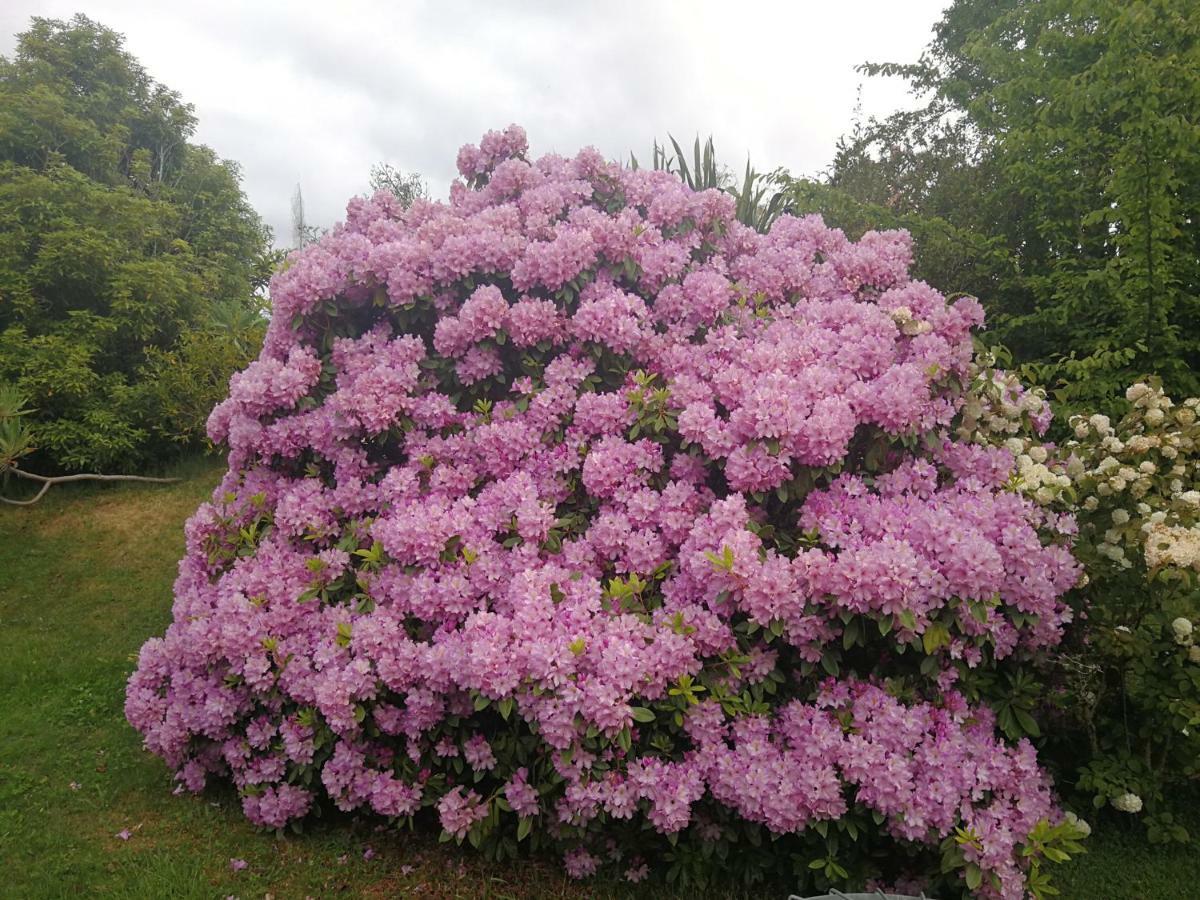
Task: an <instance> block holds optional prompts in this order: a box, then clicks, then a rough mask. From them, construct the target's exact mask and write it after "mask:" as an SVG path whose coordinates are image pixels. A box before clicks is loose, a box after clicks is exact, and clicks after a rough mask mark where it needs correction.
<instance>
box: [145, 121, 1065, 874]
mask: <svg viewBox="0 0 1200 900" xmlns="http://www.w3.org/2000/svg"><path fill="white" fill-rule="evenodd" d="M458 164H459V171H460V172H461V173H462V176H463V181H461V182H458V183H456V184H455V185H454V187H453V188H452V191H451V198H450V202H449V203H448V204H443V203H429V202H426V201H421V200H419V201H417V202H416V203H414V204H413V205H412V207H411V208H409V209H403V208H402V207H401V206H400V205H399V202H398V201H397V200H396V199H395V198H394V197H393V196H391V195H389V194H386V193H380V194H377V195H376V196H375V197H374V198H373V199H371V200H363V199H358V200H354V201H352V202H351V204H350V207H349V209H348V218H347V222H346V224H345V225H344V226H339V227H338V228H336V229H334V231H333V232H332V233H331V234H329V235H328V236H326V237H325V238H324V239H322V240H321V241H320V242H318V243H317V244H315V245H313V246H312V247H310V248H308V249H307V250H305V251H304V252H302V253H300V254H298V255H297V256H295V257H293V259H292V260H291V263H290V265H289V266H287V267H286V268H285V269H284V270H283V271H281V272H280V273H279V274H278V275H277V276H276V278H275V281H274V283H273V285H272V301H273V314H272V319H271V323H270V326H269V329H268V332H267V336H266V340H265V344H264V348H263V352H262V355H261V356H260V358H259V359H258V360H257V361H256V362H254V363H253V364H252V365H251V366H250V367H249V368H248V369H247V370H246V371H244V372H243V373H241V374H239V375H237V376H235V377H234V379H233V381H232V383H231V387H230V396H229V398H228V399H227V400H226V401H225V402H223V403H222V404H221V405H220V406H219V407H217V409H216V410H215V411H214V412H213V415H212V417H211V419H210V421H209V430H210V435H211V437H212V438H213V440H215V441H220V442H225V443H227V444H228V446H229V449H230V457H229V463H230V469H229V473H228V475H227V476H226V477H225V479H224V481H223V483H222V484H221V486H220V487H219V488H218V490H217V491H216V493H215V495H214V498H213V501H212V502H211V503H208V504H205V505H204V506H202V507H201V509H200V510H199V511H198V512H197V514H196V515H195V516H194V517H193V518H192V520H191V521H190V522H189V524H188V527H187V547H188V549H187V555H186V557H185V559H184V560H183V562H182V563H181V567H180V574H179V578H178V581H177V583H176V602H175V610H174V613H175V616H174V623H173V624H172V625H171V626H170V627H169V629H168V630H167V633H166V635H165V636H164V637H163V638H160V639H153V640H151V641H149V642H148V643H147V644H146V645H145V647H144V648H143V650H142V653H141V656H140V660H139V664H138V668H137V671H136V672H135V673H134V675H133V676H132V678H131V680H130V684H129V690H128V695H127V701H126V712H127V715H128V717H129V720H130V722H131V723H133V725H134V726H135V727H136V728H138V729H139V730H140V731H141V732H142V733H143V734H144V736H145V740H146V745H147V747H148V748H149V749H151V750H152V751H154V752H155V753H158V754H159V755H161V756H162V757H163V758H164V759H165V760H166V761H167V762H168V764H169V765H170V766H171V767H172V768H173V769H174V770H175V771H176V773H177V778H178V779H179V780H180V782H181V783H182V784H183V785H184V786H185V787H186V788H188V789H190V790H200V789H201V788H203V787H204V785H205V784H206V783H207V782H208V781H209V780H211V779H214V778H215V779H229V780H232V782H233V783H234V784H235V785H236V787H237V789H238V791H239V793H240V795H241V797H242V802H243V807H244V809H245V812H246V814H247V815H248V816H249V817H250V818H251V819H252V820H253V821H255V822H257V823H260V824H262V825H265V826H269V827H275V828H280V827H284V826H286V825H289V824H291V823H296V822H298V821H299V820H302V819H303V818H304V817H305V816H306V815H309V814H312V813H314V812H315V811H316V810H317V809H319V808H325V809H328V808H330V807H337V808H338V809H341V810H345V811H353V810H360V811H364V812H373V813H376V814H378V815H380V816H385V817H388V818H389V819H392V820H395V821H403V820H406V819H408V818H410V817H420V818H433V819H436V820H437V821H439V822H440V825H441V828H442V829H443V837H444V838H445V839H447V840H451V839H453V840H458V841H464V840H465V841H468V842H469V843H470V844H472V845H473V846H476V847H479V848H481V849H483V850H484V851H486V852H488V853H490V854H493V855H495V856H498V857H503V856H509V855H513V854H516V853H517V852H518V848H519V847H520V845H521V844H522V843H527V844H529V845H532V846H534V847H552V848H554V849H555V850H557V851H558V852H561V853H562V854H563V855H564V858H565V862H566V865H567V868H568V870H569V871H570V872H571V873H572V874H573V875H576V876H585V875H589V874H592V873H594V872H597V871H600V870H606V871H613V872H615V873H620V874H622V875H623V876H624V877H627V878H629V879H630V880H639V879H641V878H643V877H646V876H647V875H648V874H651V873H653V874H654V875H655V876H656V877H657V876H658V875H659V874H660V873H661V874H665V875H666V876H667V877H668V878H673V879H676V880H680V881H685V882H694V881H698V880H703V879H705V878H707V877H709V876H710V875H711V874H712V873H713V872H714V870H715V869H716V867H717V865H718V864H719V865H720V867H722V868H723V869H724V870H725V871H726V872H728V873H730V874H731V875H733V876H734V877H737V878H741V879H745V880H748V881H753V880H758V879H763V878H772V879H781V880H784V881H786V882H787V883H788V884H790V885H791V886H793V888H798V889H801V890H804V889H808V888H815V889H824V888H825V887H827V886H830V885H862V884H864V883H871V884H892V885H895V884H901V885H904V884H908V885H911V884H914V883H920V884H922V885H924V886H926V887H927V888H933V889H936V890H940V891H943V892H946V891H951V890H963V889H966V890H970V891H972V892H974V893H975V894H977V895H979V896H1002V897H1018V896H1022V895H1023V894H1024V893H1025V892H1026V891H1033V892H1041V891H1043V889H1045V888H1046V886H1047V874H1046V872H1045V870H1044V868H1043V864H1044V863H1045V862H1046V861H1048V860H1049V861H1056V860H1061V859H1064V858H1065V857H1066V855H1067V854H1068V853H1070V852H1074V851H1075V850H1077V849H1078V845H1077V844H1076V843H1075V840H1076V839H1077V838H1078V837H1080V836H1081V835H1082V834H1083V832H1084V831H1085V830H1086V827H1085V826H1083V825H1082V824H1080V823H1079V822H1078V820H1076V819H1075V818H1074V817H1072V816H1068V815H1065V814H1064V813H1063V812H1062V811H1061V810H1060V809H1059V807H1058V806H1057V804H1056V802H1055V798H1054V795H1053V792H1052V790H1051V786H1050V783H1049V779H1048V777H1047V775H1046V774H1045V773H1044V772H1043V771H1042V770H1041V769H1040V768H1039V765H1038V761H1037V758H1036V754H1035V751H1034V748H1033V746H1032V744H1031V743H1030V742H1029V740H1028V739H1026V738H1018V739H1015V740H1014V739H1013V737H1012V736H1015V735H1019V734H1021V733H1022V732H1028V731H1032V730H1035V729H1036V723H1034V722H1033V721H1032V719H1030V717H1029V713H1028V712H1027V708H1034V707H1035V705H1036V704H1035V703H1034V702H1033V701H1030V702H1029V703H1028V704H1024V705H1023V704H1020V703H1018V704H1014V703H1013V702H1012V697H1014V696H1016V695H1017V693H1019V691H1018V692H1017V693H1014V690H1013V689H1011V686H1012V685H1017V686H1018V687H1019V686H1020V685H1022V684H1023V683H1024V680H1025V679H1027V678H1028V677H1032V676H1031V675H1030V673H1032V672H1034V671H1035V670H1036V669H1037V668H1038V667H1039V666H1040V665H1041V664H1043V663H1044V662H1045V661H1046V660H1047V659H1048V657H1049V655H1050V654H1051V653H1053V652H1054V651H1055V648H1056V647H1058V645H1059V644H1060V642H1061V641H1062V640H1063V636H1064V629H1065V628H1066V627H1067V626H1068V624H1069V623H1070V622H1071V620H1072V618H1073V610H1072V608H1071V606H1070V605H1069V604H1068V602H1067V601H1066V599H1065V594H1066V593H1067V591H1068V590H1069V589H1071V588H1072V587H1073V586H1074V585H1075V584H1076V583H1077V582H1079V581H1080V579H1081V574H1082V572H1081V569H1080V566H1079V565H1078V563H1077V562H1076V560H1075V559H1074V558H1073V556H1072V554H1071V551H1070V543H1071V539H1072V536H1073V534H1074V532H1075V524H1074V520H1073V518H1072V517H1071V516H1070V515H1069V514H1067V513H1065V512H1062V511H1056V510H1054V509H1047V508H1046V506H1047V505H1051V504H1048V503H1047V502H1046V501H1053V500H1054V499H1055V497H1039V496H1037V495H1036V492H1035V495H1034V496H1033V497H1032V498H1031V497H1027V496H1025V495H1023V494H1022V493H1021V492H1020V491H1019V490H1014V487H1015V486H1017V485H1018V484H1019V483H1020V482H1019V479H1021V478H1022V477H1024V478H1026V479H1028V477H1030V476H1029V470H1028V466H1026V469H1025V470H1021V469H1019V468H1018V467H1017V457H1016V455H1014V452H1013V449H1010V448H1008V447H1005V446H996V445H994V443H995V441H996V440H998V439H997V438H996V437H995V435H994V433H995V432H996V431H997V430H1003V431H1005V432H1006V436H1015V435H1026V436H1028V435H1031V434H1036V433H1037V432H1038V431H1039V430H1042V429H1044V428H1045V426H1046V424H1047V422H1048V419H1049V410H1048V407H1047V405H1046V403H1045V400H1044V399H1043V398H1042V397H1041V396H1039V395H1037V394H1033V393H1029V392H1025V391H1023V390H1022V389H1021V388H1020V386H1019V385H1016V384H1015V383H1012V382H1011V381H1006V380H1005V376H1003V374H997V373H994V372H991V371H990V370H984V369H981V368H980V367H979V365H978V364H977V363H976V362H975V361H974V358H973V346H972V334H971V331H972V329H973V328H976V327H978V326H979V325H980V324H981V323H982V318H983V315H982V309H981V307H980V306H979V304H978V303H977V302H976V301H974V300H972V299H969V298H966V299H960V300H958V301H956V302H954V303H948V302H947V301H946V300H945V299H944V298H943V297H942V296H941V295H940V294H939V293H938V292H937V291H936V290H934V289H933V288H931V287H929V286H928V285H926V284H924V283H921V282H914V281H911V280H910V278H909V276H908V267H909V263H910V255H911V248H910V244H909V240H908V238H907V236H906V235H905V234H904V233H902V232H891V233H869V234H867V235H865V236H864V237H863V239H862V240H861V241H859V242H858V243H852V242H850V241H848V240H847V239H846V238H845V237H844V236H843V235H842V234H841V232H838V231H835V230H831V229H828V228H826V227H825V226H824V225H823V224H822V222H821V220H820V219H819V218H816V217H808V218H803V219H797V218H793V217H790V216H783V217H781V218H779V219H778V220H777V221H776V222H775V223H774V225H773V226H772V227H771V229H770V230H769V232H768V233H766V234H759V233H756V232H755V231H754V230H752V229H750V228H748V227H746V226H743V225H741V224H740V223H739V222H738V221H737V220H736V219H735V216H734V206H733V201H732V199H731V198H730V197H729V196H727V195H725V194H722V193H720V192H718V191H714V190H708V191H702V192H693V191H692V190H690V189H688V188H687V187H686V186H685V185H683V184H682V183H681V182H680V181H679V180H678V179H677V178H675V177H674V176H672V175H670V174H669V173H665V172H657V171H634V170H628V169H624V168H621V167H620V166H617V165H614V164H611V163H608V162H606V161H605V160H604V159H603V158H602V157H601V156H600V155H599V154H598V153H596V152H595V151H592V150H585V151H583V152H581V153H580V154H579V155H577V156H576V157H574V158H573V159H565V158H562V157H558V156H546V157H543V158H541V159H539V160H537V161H536V162H530V161H529V160H528V158H527V147H526V141H525V136H524V133H523V132H522V131H521V130H520V129H519V128H516V127H512V128H509V129H507V130H506V131H504V132H502V133H498V132H491V133H489V134H488V135H486V136H485V137H484V139H483V141H482V142H481V144H480V145H479V146H478V147H474V146H468V147H465V148H463V150H462V151H461V152H460V154H459V158H458ZM997 426H1000V427H999V428H998V427H997ZM1008 432H1012V435H1008ZM1026 440H1028V437H1026ZM1023 447H1024V445H1023ZM1023 447H1022V449H1023ZM1040 455H1041V452H1040V451H1031V452H1030V453H1025V454H1022V457H1023V459H1024V458H1028V459H1030V460H1031V461H1032V460H1035V459H1036V458H1037V457H1038V456H1040ZM1046 469H1047V474H1048V476H1049V474H1050V468H1049V467H1046ZM1058 478H1059V476H1058V475H1054V479H1055V486H1056V488H1058V487H1061V485H1060V484H1059V483H1058ZM1055 496H1057V495H1055ZM1030 726H1033V727H1032V728H1031V727H1030ZM1005 733H1007V734H1008V735H1010V736H1006V734H1005Z"/></svg>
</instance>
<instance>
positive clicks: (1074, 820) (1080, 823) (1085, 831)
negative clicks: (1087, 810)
mask: <svg viewBox="0 0 1200 900" xmlns="http://www.w3.org/2000/svg"><path fill="white" fill-rule="evenodd" d="M1063 818H1064V819H1066V820H1067V821H1068V822H1070V823H1071V824H1072V825H1074V826H1075V830H1076V831H1078V832H1079V833H1080V834H1081V835H1083V836H1084V837H1087V836H1088V835H1090V834H1091V833H1092V826H1091V825H1089V824H1088V823H1087V820H1086V819H1081V818H1079V816H1077V815H1075V813H1073V812H1068V813H1067V814H1066V815H1065V816H1063Z"/></svg>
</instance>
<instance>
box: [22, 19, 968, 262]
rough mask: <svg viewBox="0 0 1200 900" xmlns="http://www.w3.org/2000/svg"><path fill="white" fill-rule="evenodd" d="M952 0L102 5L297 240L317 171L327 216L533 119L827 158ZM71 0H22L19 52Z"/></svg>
mask: <svg viewBox="0 0 1200 900" xmlns="http://www.w3.org/2000/svg"><path fill="white" fill-rule="evenodd" d="M946 2H947V0H906V2H903V3H898V2H895V0H892V2H882V0H858V2H856V3H854V4H829V3H824V2H812V0H804V2H787V0H780V2H769V0H743V2H740V3H716V2H712V0H690V2H665V0H659V2H651V0H640V2H635V0H615V2H607V3H599V2H594V3H585V2H576V3H568V2H564V3H558V2H552V0H537V2H516V0H505V2H500V0H493V2H477V3H468V2H461V0H459V2H448V0H443V2H437V0H426V2H402V3H387V2H359V3H350V4H346V5H345V6H344V7H343V8H341V9H335V8H333V7H331V6H330V5H329V4H327V3H320V4H318V3H313V2H277V0H270V2H256V3H250V4H247V3H242V2H237V0H216V2H210V3H206V4H195V3H178V4H170V3H164V2H161V0H160V2H153V0H150V2H137V0H128V2H119V0H107V2H95V3H91V4H89V6H88V8H87V9H86V10H84V12H85V13H86V14H87V15H88V16H90V17H91V18H93V19H95V20H97V21H99V22H102V23H103V24H105V25H107V26H109V27H110V28H114V29H116V30H117V31H120V32H122V33H123V34H124V35H125V36H126V48H127V49H128V50H129V51H130V52H131V53H133V54H134V55H135V56H136V57H137V58H138V59H139V60H141V62H142V64H143V65H144V66H145V67H146V69H147V70H148V71H149V72H150V74H151V75H152V76H153V77H155V78H156V79H157V80H159V81H161V82H163V83H164V84H166V85H168V86H169V87H171V88H173V89H175V90H177V91H179V92H180V93H182V95H183V96H184V98H185V99H186V100H187V101H189V102H191V103H193V104H194V105H195V107H196V112H197V115H198V116H199V121H200V124H199V130H198V138H199V140H201V141H203V142H204V143H207V144H209V145H210V146H211V147H213V149H214V150H216V152H217V153H219V154H220V155H221V156H223V157H226V158H228V159H234V160H237V161H238V162H239V163H240V164H241V165H242V168H243V173H244V184H245V188H246V192H247V194H248V196H249V198H250V201H251V202H252V203H253V204H254V205H255V207H257V209H258V210H259V212H260V213H261V214H262V215H263V217H264V219H266V221H267V222H268V223H269V224H270V225H271V226H272V228H273V229H274V230H275V233H276V236H277V239H278V240H279V241H281V242H286V241H287V240H288V236H289V232H290V199H291V194H292V191H293V189H294V187H295V185H296V184H297V183H300V184H301V185H302V186H303V191H304V199H305V206H306V210H307V212H308V218H309V219H310V221H312V222H315V223H319V224H325V225H328V224H331V223H332V222H334V221H335V220H337V219H340V218H341V216H342V212H343V210H344V207H345V202H346V200H347V199H348V198H349V197H350V196H352V195H354V194H355V193H361V192H363V191H365V190H366V188H367V178H368V172H369V170H370V167H371V165H372V164H373V163H376V162H380V161H387V162H390V163H392V164H394V165H396V166H399V167H400V168H402V169H404V170H406V171H417V172H420V173H421V174H423V175H424V176H425V177H426V178H427V179H428V180H429V182H430V185H431V187H432V189H433V193H434V195H435V196H444V195H445V192H446V189H447V187H448V185H449V183H450V180H451V179H452V178H453V177H454V158H455V155H456V153H457V150H458V147H459V146H460V145H462V144H464V143H467V142H475V141H478V139H479V137H480V135H481V134H482V133H483V132H484V131H486V130H487V129H489V128H497V127H503V126H505V125H507V124H509V123H510V122H518V123H520V124H521V125H524V126H525V128H526V129H527V131H528V132H529V137H530V143H531V145H532V149H533V151H534V152H535V153H541V152H549V151H552V150H553V151H557V152H562V153H571V152H574V151H575V150H576V149H578V148H579V147H581V146H583V145H587V144H591V145H593V146H596V147H597V148H599V149H600V150H601V151H602V152H604V153H605V154H606V155H608V156H610V157H620V158H627V157H628V154H629V152H630V151H631V150H632V151H633V152H635V153H637V154H638V156H639V157H640V158H645V157H646V156H648V154H649V148H650V143H651V141H652V139H653V138H655V137H659V138H660V139H661V138H664V137H665V136H666V134H667V132H671V133H673V134H674V135H675V136H676V137H678V138H680V139H681V140H683V139H686V141H687V143H688V144H690V142H691V138H692V137H693V136H694V135H695V134H696V133H697V132H699V133H700V134H702V135H703V134H708V133H710V132H711V133H712V135H713V138H714V141H715V143H716V147H717V151H718V154H719V156H720V157H721V159H722V160H723V161H725V162H726V163H728V164H731V165H732V166H733V167H734V168H735V169H736V168H740V167H741V166H742V165H744V162H745V157H746V154H749V155H750V157H751V159H752V160H753V161H754V163H755V164H756V165H757V166H758V167H759V168H766V169H770V168H774V167H775V166H779V165H782V166H786V167H787V168H789V169H791V170H792V171H793V172H794V173H806V174H815V173H817V172H819V171H820V170H821V169H822V168H824V167H825V166H826V165H827V164H828V163H829V161H830V159H831V158H832V155H833V150H834V142H835V141H836V140H837V137H838V136H839V135H840V134H841V133H843V132H844V131H845V130H846V129H847V128H848V127H849V124H850V121H851V117H852V114H853V107H854V104H855V100H856V91H857V90H858V88H859V87H860V86H862V89H863V106H864V110H865V111H866V112H867V113H883V112H886V111H888V110H890V109H893V108H895V107H896V106H899V105H903V104H904V103H905V102H906V96H905V94H904V88H903V85H902V84H899V83H896V82H895V81H885V80H881V79H871V80H867V79H865V78H863V77H862V76H860V75H858V74H857V73H856V72H855V71H854V67H855V66H856V65H858V64H859V63H862V62H865V61H867V60H896V61H910V60H913V59H915V58H916V57H917V55H918V54H919V53H920V51H921V49H922V48H923V47H924V45H925V44H926V43H927V42H928V40H929V37H930V34H931V29H932V26H933V24H934V22H935V21H936V20H937V19H938V18H939V17H940V13H941V9H942V7H943V6H944V5H945V3H946ZM76 11H77V7H75V6H73V5H72V4H70V3H69V2H60V0H44V2H37V0H8V2H7V3H5V4H4V6H3V9H0V52H2V53H4V54H6V55H7V54H9V53H11V51H12V48H13V46H14V35H15V33H17V32H19V31H22V30H24V29H25V28H26V27H27V26H28V22H29V18H30V17H31V16H35V15H39V16H49V17H53V18H69V17H70V16H71V15H72V14H74V13H75V12H76Z"/></svg>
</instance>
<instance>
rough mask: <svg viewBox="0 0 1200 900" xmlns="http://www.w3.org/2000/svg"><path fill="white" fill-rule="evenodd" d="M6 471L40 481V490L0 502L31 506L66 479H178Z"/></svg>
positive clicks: (161, 481)
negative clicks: (24, 498)
mask: <svg viewBox="0 0 1200 900" xmlns="http://www.w3.org/2000/svg"><path fill="white" fill-rule="evenodd" d="M6 471H8V472H12V473H13V474H14V475H17V476H18V477H20V478H28V479H29V480H30V481H38V482H41V485H42V488H41V490H39V491H38V492H37V493H36V494H35V495H34V496H33V497H32V498H31V499H29V500H10V499H9V498H8V497H3V496H0V502H4V503H8V504H11V505H12V506H32V505H33V504H35V503H37V502H38V501H39V500H41V499H42V497H43V496H44V495H45V493H46V491H48V490H50V488H51V487H52V486H53V485H56V484H65V483H66V482H68V481H146V482H150V483H152V484H173V483H174V482H176V481H179V479H178V478H149V477H147V476H145V475H95V474H92V473H88V472H85V473H83V474H80V475H35V474H34V473H33V472H26V471H25V470H24V469H18V468H17V467H16V466H8V467H7V469H6Z"/></svg>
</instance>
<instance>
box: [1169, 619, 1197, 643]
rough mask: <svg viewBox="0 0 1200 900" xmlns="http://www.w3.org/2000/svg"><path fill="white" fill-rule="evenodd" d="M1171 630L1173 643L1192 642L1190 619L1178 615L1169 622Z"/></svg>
mask: <svg viewBox="0 0 1200 900" xmlns="http://www.w3.org/2000/svg"><path fill="white" fill-rule="evenodd" d="M1171 630H1172V631H1173V632H1175V643H1177V644H1183V645H1185V646H1186V645H1187V644H1190V643H1191V642H1192V620H1191V619H1185V618H1184V617H1183V616H1180V617H1179V618H1178V619H1176V620H1175V621H1174V622H1172V623H1171Z"/></svg>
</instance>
